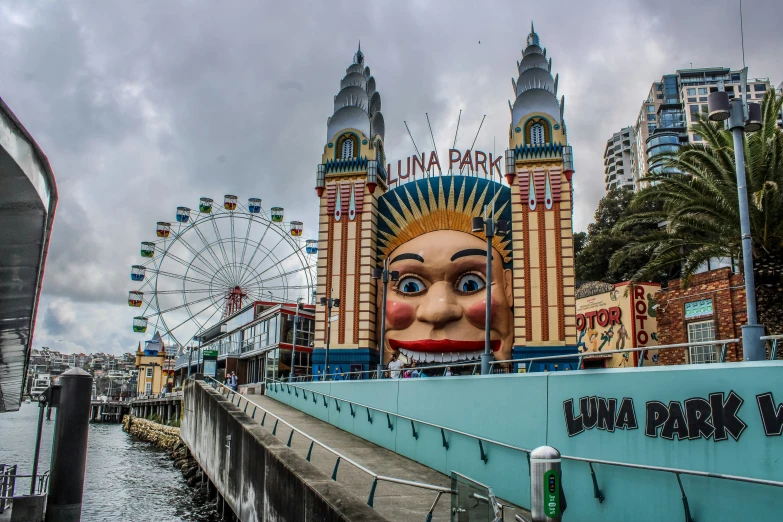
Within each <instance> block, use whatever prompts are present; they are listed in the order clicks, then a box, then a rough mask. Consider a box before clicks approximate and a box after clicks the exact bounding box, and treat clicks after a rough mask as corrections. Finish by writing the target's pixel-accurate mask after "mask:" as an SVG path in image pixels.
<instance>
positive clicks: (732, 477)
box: [273, 380, 783, 487]
mask: <svg viewBox="0 0 783 522" xmlns="http://www.w3.org/2000/svg"><path fill="white" fill-rule="evenodd" d="M273 383H274V384H280V385H281V387H284V386H293V387H295V388H299V389H300V390H305V391H308V392H310V393H317V394H318V395H321V396H323V397H328V398H330V399H334V400H335V401H341V402H344V403H348V404H353V405H354V406H359V407H361V408H366V409H368V410H373V411H377V412H379V413H383V414H387V415H393V416H395V417H397V418H400V419H405V420H408V421H411V422H415V423H419V424H424V425H427V426H432V427H434V428H437V429H440V430H444V431H448V432H449V433H456V434H458V435H462V436H465V437H469V438H472V439H475V440H479V441H484V442H487V443H489V444H493V445H496V446H500V447H504V448H509V449H512V450H516V451H519V452H522V453H525V454H529V453H530V452H531V450H529V449H526V448H520V447H518V446H513V445H511V444H506V443H504V442H499V441H496V440H492V439H488V438H486V437H482V436H479V435H473V434H471V433H466V432H464V431H460V430H456V429H453V428H449V427H447V426H441V425H439V424H434V423H431V422H427V421H423V420H420V419H414V418H412V417H407V416H405V415H400V414H398V413H394V412H390V411H387V410H382V409H380V408H375V407H373V406H367V405H366V404H361V403H358V402H355V401H349V400H346V399H343V398H340V397H335V396H334V395H329V394H327V393H323V392H320V391H318V390H314V389H311V388H304V387H302V386H299V385H297V384H294V383H290V382H284V381H278V380H274V381H273ZM560 458H562V459H564V460H573V461H577V462H588V463H593V464H603V465H607V466H617V467H626V468H636V469H645V470H648V471H660V472H665V473H674V474H677V475H693V476H699V477H709V478H717V479H724V480H735V481H738V482H748V483H751V484H760V485H765V486H774V487H783V482H780V481H775V480H766V479H757V478H753V477H743V476H739V475H724V474H720V473H710V472H706V471H697V470H688V469H679V468H669V467H664V466H649V465H645V464H631V463H626V462H617V461H612V460H602V459H593V458H586V457H575V456H570V455H561V457H560Z"/></svg>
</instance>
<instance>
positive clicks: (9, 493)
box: [0, 464, 16, 513]
mask: <svg viewBox="0 0 783 522" xmlns="http://www.w3.org/2000/svg"><path fill="white" fill-rule="evenodd" d="M15 488H16V465H13V466H9V465H8V464H0V513H3V512H4V511H5V510H6V509H8V508H9V507H11V500H12V499H13V498H14V489H15Z"/></svg>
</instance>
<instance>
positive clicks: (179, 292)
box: [128, 195, 317, 346]
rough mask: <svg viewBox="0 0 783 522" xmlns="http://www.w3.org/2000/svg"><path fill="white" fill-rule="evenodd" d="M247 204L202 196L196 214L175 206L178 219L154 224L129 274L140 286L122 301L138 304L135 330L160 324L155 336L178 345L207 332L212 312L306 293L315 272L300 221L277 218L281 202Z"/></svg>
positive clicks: (228, 312) (255, 200)
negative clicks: (141, 313)
mask: <svg viewBox="0 0 783 522" xmlns="http://www.w3.org/2000/svg"><path fill="white" fill-rule="evenodd" d="M248 201H249V203H248V206H247V207H246V206H245V205H243V204H242V203H240V202H239V201H238V198H237V197H236V196H229V195H226V196H225V202H224V204H223V205H220V204H218V205H214V206H213V205H212V202H214V200H212V199H210V198H201V201H200V203H199V207H198V210H197V211H196V212H192V211H188V212H185V210H186V209H185V207H178V208H177V216H176V217H177V222H176V223H173V222H172V223H171V225H168V224H167V223H163V225H168V226H164V227H163V228H161V226H163V225H161V223H162V222H159V223H158V230H157V232H158V238H159V239H158V240H157V241H155V242H143V243H142V246H141V255H142V257H143V258H148V259H144V260H143V261H145V262H144V263H142V264H141V265H140V266H137V265H134V267H133V269H132V271H131V279H132V280H134V281H137V282H139V285H140V288H138V290H137V291H135V292H131V293H132V294H133V295H131V293H129V296H128V303H129V305H130V306H133V307H142V306H144V308H143V310H144V316H136V317H135V318H134V331H137V332H143V331H147V324H148V325H149V328H152V327H155V328H158V327H159V328H160V329H161V334H164V331H165V332H166V333H165V334H164V335H168V336H169V337H170V338H171V339H172V342H175V343H177V344H178V345H179V346H184V345H185V344H187V343H183V342H181V341H180V339H181V340H182V341H184V340H185V339H189V341H190V340H192V339H193V335H194V332H196V333H198V332H204V331H206V330H207V329H208V328H210V327H211V325H212V324H214V320H215V317H219V316H220V315H221V314H222V315H223V317H227V316H230V315H232V314H233V313H235V312H237V311H239V310H241V309H242V308H243V307H244V306H245V303H248V304H249V303H252V302H253V301H261V300H263V301H270V302H274V303H283V302H291V301H292V295H300V294H301V293H303V292H305V293H308V295H309V292H307V290H308V289H312V287H313V284H314V283H315V280H316V277H317V273H316V270H317V269H316V266H315V263H314V260H315V258H314V257H313V256H312V254H313V253H315V252H316V251H317V250H316V249H311V248H309V247H307V245H309V244H311V243H314V242H315V241H314V240H308V242H304V241H303V240H302V239H301V238H300V236H301V233H302V224H301V222H299V221H292V222H291V223H290V224H289V223H285V222H284V221H283V215H284V214H283V208H282V207H274V208H272V209H271V213H270V212H269V211H268V210H264V209H262V208H261V201H260V199H258V198H250V200H248ZM186 214H187V215H186ZM242 220H245V223H244V228H245V230H244V231H242V228H243V223H241V221H242ZM172 221H173V220H172ZM273 224H275V225H277V226H275V227H273V226H272V225H273ZM172 225H173V226H172ZM270 230H271V231H273V232H274V234H270V233H269V232H270ZM275 234H277V236H278V237H277V238H275V237H274V235H275ZM189 235H190V236H193V235H195V236H196V237H197V238H198V239H192V238H191V237H188V236H189ZM297 238H299V239H297ZM199 243H200V244H199ZM229 243H230V244H229ZM238 243H241V246H240V245H239V244H238ZM303 245H304V246H303ZM305 249H306V251H307V255H305V252H304V251H305ZM311 250H312V251H311ZM259 253H260V254H261V255H259ZM248 254H249V255H248ZM145 273H147V274H148V277H147V278H145V277H144V274H145ZM292 292H294V293H295V294H292ZM141 310H142V309H141V308H139V311H141ZM145 316H146V317H145ZM147 317H148V318H149V321H147ZM137 319H139V321H136V320H137ZM141 319H143V320H144V323H145V324H144V327H143V329H142V326H141V321H140V320H141ZM136 322H139V325H138V327H137V325H136ZM169 326H171V328H170V327H169Z"/></svg>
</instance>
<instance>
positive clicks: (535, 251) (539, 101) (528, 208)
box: [506, 23, 576, 358]
mask: <svg viewBox="0 0 783 522" xmlns="http://www.w3.org/2000/svg"><path fill="white" fill-rule="evenodd" d="M522 56H523V57H522V61H521V62H517V70H518V73H519V76H518V77H517V79H516V80H513V79H512V80H511V83H512V85H513V87H514V95H515V100H514V102H513V103H512V102H509V108H510V109H511V126H510V128H509V150H507V151H506V180H507V181H508V184H509V186H510V187H511V194H512V233H513V235H514V305H515V306H514V327H515V342H514V346H515V348H514V357H515V358H516V357H535V356H539V355H541V356H544V355H551V354H553V353H554V352H558V353H560V352H562V353H570V352H576V311H575V306H576V301H575V298H574V292H575V280H574V276H575V274H574V248H573V235H572V224H571V218H572V194H573V190H572V185H571V177H572V175H573V173H574V166H573V154H572V150H571V146H570V145H568V140H567V134H566V123H565V119H564V117H563V114H564V109H565V96H563V97H561V98H560V100H559V101H558V99H557V82H558V77H557V76H555V77H554V78H553V77H552V72H551V71H552V58H549V59H547V56H546V49H545V48H544V47H542V46H541V41H540V39H539V37H538V34H536V32H535V29H534V28H533V24H532V23H531V24H530V34H529V35H528V37H527V47H526V48H525V50H524V51H523V52H522Z"/></svg>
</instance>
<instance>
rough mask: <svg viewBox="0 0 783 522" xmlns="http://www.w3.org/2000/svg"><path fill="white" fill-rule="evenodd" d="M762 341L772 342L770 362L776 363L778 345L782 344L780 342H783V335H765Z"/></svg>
mask: <svg viewBox="0 0 783 522" xmlns="http://www.w3.org/2000/svg"><path fill="white" fill-rule="evenodd" d="M760 339H761V340H762V341H772V346H771V347H770V350H769V360H770V361H774V360H775V357H777V355H778V344H780V343H779V341H781V340H783V334H778V335H764V336H762V337H761V338H760Z"/></svg>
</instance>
